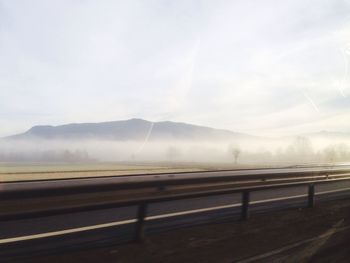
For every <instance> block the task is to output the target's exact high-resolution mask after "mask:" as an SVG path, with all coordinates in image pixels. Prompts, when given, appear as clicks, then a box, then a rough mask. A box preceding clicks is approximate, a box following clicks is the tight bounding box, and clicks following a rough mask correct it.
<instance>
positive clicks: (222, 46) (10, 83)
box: [0, 0, 350, 136]
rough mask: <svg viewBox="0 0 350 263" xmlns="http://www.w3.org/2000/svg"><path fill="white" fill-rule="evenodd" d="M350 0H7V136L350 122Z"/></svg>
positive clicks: (1, 42) (2, 9)
mask: <svg viewBox="0 0 350 263" xmlns="http://www.w3.org/2000/svg"><path fill="white" fill-rule="evenodd" d="M349 61H350V1H340V0H315V1H311V0H285V1H278V0H275V1H272V0H255V1H254V0H252V1H239V0H234V1H223V0H216V1H211V0H206V1H205V0H177V1H172V0H163V1H161V0H147V1H145V0H139V1H135V0H128V1H114V0H103V1H97V0H94V1H92V0H91V1H90V0H60V1H53V0H51V1H48V0H41V1H39V0H31V1H26V0H0V136H7V135H12V134H15V133H20V132H23V131H25V130H27V129H29V128H30V127H32V126H34V125H39V124H49V125H60V124H65V123H72V122H79V123H80V122H102V121H112V120H121V119H129V118H143V119H147V120H151V121H164V120H169V121H179V122H188V123H193V124H198V125H205V126H211V127H216V128H223V129H229V130H233V131H237V132H245V133H250V134H254V135H264V136H284V135H289V134H299V133H308V132H317V131H321V130H328V131H339V132H350V98H349V95H350V86H349V85H350V75H349V74H350V72H349V71H350V64H349Z"/></svg>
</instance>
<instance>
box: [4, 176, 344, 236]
mask: <svg viewBox="0 0 350 263" xmlns="http://www.w3.org/2000/svg"><path fill="white" fill-rule="evenodd" d="M342 181H350V177H348V178H337V179H323V180H310V181H303V182H292V183H283V184H270V185H259V186H251V187H238V188H233V189H221V190H210V191H202V192H195V193H182V194H173V195H167V196H159V197H150V198H142V199H134V200H127V201H117V202H111V203H102V204H92V205H91V204H87V205H82V206H74V207H65V208H53V209H46V210H39V211H30V212H17V213H12V214H3V215H0V221H10V220H20V219H29V218H41V217H47V216H56V215H64V214H72V213H79V212H88V211H96V210H103V209H110V208H119V207H127V206H137V207H138V212H137V222H136V234H135V240H141V239H142V238H143V237H144V227H145V218H146V216H147V207H148V206H149V205H150V204H153V203H160V202H168V201H176V200H183V199H191V198H198V197H208V196H216V195H226V194H233V193H240V194H241V196H242V201H241V220H247V219H248V218H249V206H250V194H251V193H252V192H256V191H262V190H269V189H283V188H291V187H296V186H306V187H307V189H308V194H307V206H308V207H313V206H314V205H315V185H318V184H327V183H331V182H342Z"/></svg>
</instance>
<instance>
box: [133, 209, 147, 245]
mask: <svg viewBox="0 0 350 263" xmlns="http://www.w3.org/2000/svg"><path fill="white" fill-rule="evenodd" d="M146 214H147V203H142V204H140V205H139V206H138V210H137V222H136V229H135V241H138V242H140V241H142V240H143V239H144V237H145V217H146Z"/></svg>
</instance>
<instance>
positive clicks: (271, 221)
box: [21, 200, 350, 263]
mask: <svg viewBox="0 0 350 263" xmlns="http://www.w3.org/2000/svg"><path fill="white" fill-rule="evenodd" d="M349 226H350V200H342V201H337V202H328V203H323V204H318V206H316V207H315V208H313V209H307V208H303V209H294V210H288V211H280V212H273V213H270V214H255V215H252V216H251V218H250V219H249V220H248V221H246V222H232V223H220V224H219V223H217V224H211V225H204V226H198V227H193V228H187V229H181V230H176V231H170V232H167V233H163V234H158V235H153V236H149V237H148V238H147V240H146V241H145V242H143V243H132V244H125V245H119V246H114V247H107V248H103V249H92V250H89V251H77V252H73V253H67V254H60V255H53V256H46V257H43V258H36V259H35V260H28V261H25V260H21V262H28V263H29V262H30V263H34V262H36V263H44V262H51V263H58V262H65V263H71V262H72V263H73V262H74V263H79V262H106V263H108V262H113V263H115V262H152V263H153V262H237V261H240V260H243V259H249V258H251V257H253V256H257V257H256V259H255V260H253V258H251V260H248V261H246V262H271V260H273V262H293V261H294V262H309V261H313V262H329V261H327V260H329V259H336V258H338V259H339V258H340V259H344V258H349V257H348V256H350V252H348V249H346V248H347V246H346V243H347V241H350V231H348V230H347V227H349ZM344 242H345V246H344ZM298 244H299V245H298ZM336 244H337V245H336ZM347 244H349V243H347ZM332 246H333V248H332V249H330V247H332ZM342 247H343V249H342ZM336 248H337V249H336ZM327 251H328V252H327ZM332 253H333V255H332ZM347 253H348V254H347ZM279 259H280V260H279ZM296 260H297V261H296ZM331 261H332V262H343V261H342V260H336V261H334V260H331ZM344 262H345V261H344Z"/></svg>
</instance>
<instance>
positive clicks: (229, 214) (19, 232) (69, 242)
mask: <svg viewBox="0 0 350 263" xmlns="http://www.w3.org/2000/svg"><path fill="white" fill-rule="evenodd" d="M310 169H315V168H298V169H295V168H293V169H292V168H289V169H268V170H267V169H261V170H244V171H223V172H212V173H210V175H211V176H215V175H218V174H219V175H227V176H230V175H232V174H237V175H242V174H246V175H252V174H271V173H281V172H300V171H309V170H310ZM317 169H323V168H317ZM327 169H329V168H327ZM332 169H333V168H332ZM159 176H161V175H157V176H137V177H134V178H131V177H125V178H123V177H113V178H103V179H101V180H103V183H110V182H111V181H113V182H116V181H123V180H124V181H125V180H135V181H138V180H157V179H159ZM163 176H164V177H165V178H169V180H172V178H174V177H188V176H196V177H197V176H199V177H201V176H208V173H195V174H192V173H191V174H187V173H181V174H170V175H163ZM99 180H100V179H99ZM78 181H80V183H84V184H93V182H94V179H80V180H62V181H54V182H50V181H45V182H42V183H41V184H40V182H35V183H30V185H32V186H33V185H35V187H48V185H49V184H52V183H54V184H55V186H57V184H68V185H71V184H76V183H78ZM9 185H10V186H11V187H20V188H21V189H23V188H22V187H24V188H26V187H29V185H28V183H11V184H6V185H5V187H9ZM347 188H349V189H350V182H332V183H329V184H324V185H319V186H316V193H317V194H318V195H317V198H316V201H320V200H322V199H330V198H339V197H341V196H344V195H350V190H349V191H344V192H333V191H339V190H342V189H347ZM321 193H324V194H321ZM306 194H307V188H306V187H294V188H288V189H278V190H266V191H265V190H264V191H259V192H253V193H252V194H251V213H252V214H254V213H258V212H266V211H269V210H276V209H283V208H287V207H300V206H305V205H306ZM240 202H241V196H240V195H239V194H232V195H221V196H214V197H203V198H193V199H189V200H179V201H171V202H162V203H156V204H152V205H150V206H149V208H148V211H147V218H146V234H154V233H157V232H161V231H167V230H170V229H176V228H179V227H189V226H192V225H198V224H205V223H208V222H214V221H221V220H222V221H225V220H236V219H238V218H239V215H240ZM23 205H25V202H23ZM136 209H137V208H136V207H126V208H118V209H108V210H102V211H94V212H84V213H75V214H69V215H61V216H54V217H45V218H40V219H28V220H18V221H10V222H0V256H1V257H2V258H3V259H6V258H13V255H15V254H16V255H17V256H19V255H25V254H26V253H37V252H38V253H39V252H40V253H42V252H50V251H51V252H52V251H55V252H57V251H59V249H68V248H69V249H76V248H79V247H81V244H82V243H84V244H85V246H89V245H91V246H96V245H104V244H106V243H109V242H117V243H118V242H125V241H128V240H131V239H132V238H133V234H134V230H135V225H134V221H133V220H134V219H135V217H136ZM91 226H92V227H91ZM86 227H88V228H86ZM84 228H85V229H84ZM62 231H63V232H62ZM64 231H65V232H64ZM43 233H44V235H43V236H38V235H40V234H43ZM45 235H46V236H45Z"/></svg>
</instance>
